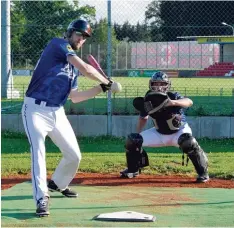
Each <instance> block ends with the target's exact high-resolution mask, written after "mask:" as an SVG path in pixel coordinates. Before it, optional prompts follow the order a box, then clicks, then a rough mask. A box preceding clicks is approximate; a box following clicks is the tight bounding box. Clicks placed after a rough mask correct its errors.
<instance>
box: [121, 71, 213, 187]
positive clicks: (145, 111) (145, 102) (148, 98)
mask: <svg viewBox="0 0 234 228" xmlns="http://www.w3.org/2000/svg"><path fill="white" fill-rule="evenodd" d="M170 86H171V82H170V80H169V79H168V76H167V74H165V73H164V72H161V71H159V72H156V73H155V74H154V75H153V76H152V77H151V79H150V80H149V89H150V90H149V91H148V92H147V93H146V95H145V97H144V98H143V97H138V98H135V99H134V101H133V104H134V106H135V108H136V109H138V110H139V112H140V116H139V120H138V124H137V133H132V134H130V135H129V136H128V138H127V140H126V145H125V148H126V159H127V166H128V167H127V168H126V169H125V170H123V171H122V172H120V173H121V177H127V178H132V177H135V176H137V175H139V171H140V169H141V168H143V167H145V166H148V165H149V160H148V155H147V153H146V151H145V150H144V149H143V148H142V147H165V146H175V147H179V148H180V149H181V151H182V152H183V161H182V163H184V154H187V158H189V159H190V160H191V162H192V163H193V165H194V168H195V170H196V172H197V174H198V177H197V179H196V181H197V182H200V183H201V182H207V181H208V180H209V175H208V159H207V156H206V154H205V152H204V151H203V150H202V148H201V147H200V146H199V144H198V142H197V141H196V139H195V138H194V137H193V135H192V130H191V128H190V126H189V125H188V123H187V122H186V117H185V115H184V112H183V108H188V107H190V106H191V105H192V104H193V102H192V100H191V99H189V98H185V97H183V96H181V95H180V94H179V93H178V92H171V91H169V89H170ZM164 98H165V99H164ZM159 100H161V101H160V102H162V104H161V105H160V104H158V101H159ZM149 116H150V117H151V118H152V119H153V122H154V127H153V128H151V129H148V130H145V131H142V129H143V128H144V126H145V124H146V122H147V120H148V117H149Z"/></svg>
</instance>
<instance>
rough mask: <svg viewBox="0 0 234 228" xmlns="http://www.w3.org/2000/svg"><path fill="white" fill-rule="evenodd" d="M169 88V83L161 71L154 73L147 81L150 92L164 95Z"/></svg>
mask: <svg viewBox="0 0 234 228" xmlns="http://www.w3.org/2000/svg"><path fill="white" fill-rule="evenodd" d="M170 87H171V81H170V80H169V78H168V76H167V74H166V73H164V72H163V71H158V72H156V73H154V74H153V75H152V76H151V78H150V80H149V89H150V90H151V91H156V92H163V93H166V92H167V91H168V90H169V89H170Z"/></svg>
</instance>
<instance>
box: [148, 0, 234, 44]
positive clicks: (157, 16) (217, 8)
mask: <svg viewBox="0 0 234 228" xmlns="http://www.w3.org/2000/svg"><path fill="white" fill-rule="evenodd" d="M233 12H234V4H233V2H232V1H152V2H151V3H150V4H149V5H148V7H147V10H146V12H145V17H146V20H147V21H148V22H149V23H150V25H151V31H152V32H151V36H152V39H153V40H154V41H158V40H161V41H174V40H178V39H177V37H178V36H205V35H210V36H212V35H225V34H226V35H230V34H231V30H230V28H227V27H224V26H223V25H221V22H222V21H225V22H226V23H228V24H233V21H234V13H233Z"/></svg>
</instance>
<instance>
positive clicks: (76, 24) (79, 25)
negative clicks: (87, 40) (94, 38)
mask: <svg viewBox="0 0 234 228" xmlns="http://www.w3.org/2000/svg"><path fill="white" fill-rule="evenodd" d="M74 31H76V32H78V33H81V34H82V35H83V36H85V37H90V36H91V34H92V31H91V27H90V24H89V23H88V22H87V21H85V20H82V19H78V20H74V21H72V22H71V23H70V24H69V25H68V28H67V33H66V36H67V37H68V38H69V37H71V35H72V33H73V32H74Z"/></svg>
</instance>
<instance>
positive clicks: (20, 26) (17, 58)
mask: <svg viewBox="0 0 234 228" xmlns="http://www.w3.org/2000/svg"><path fill="white" fill-rule="evenodd" d="M18 5H19V2H14V3H12V4H11V53H12V55H11V57H12V63H13V68H17V67H22V66H24V65H25V56H24V47H23V46H22V45H21V43H20V40H21V37H22V36H23V34H24V33H25V26H24V25H25V21H26V19H25V17H24V14H23V12H22V11H21V10H20V9H19V7H18Z"/></svg>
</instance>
